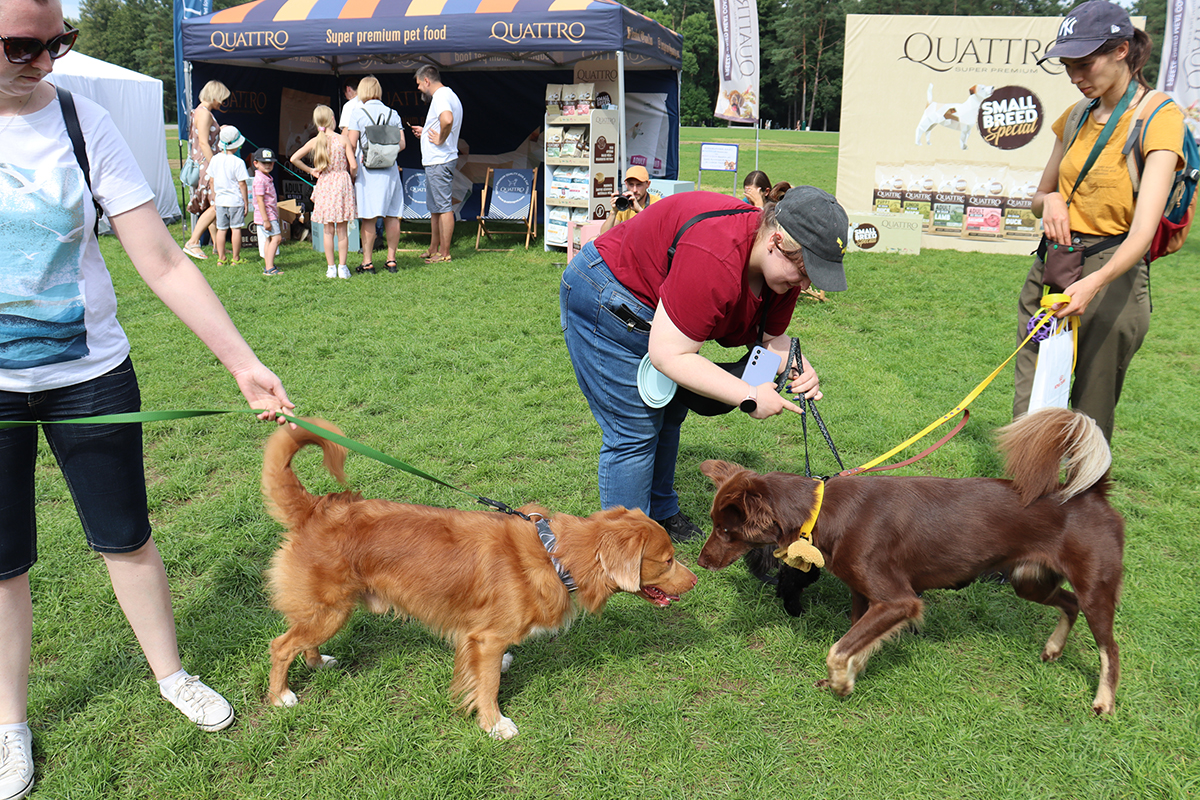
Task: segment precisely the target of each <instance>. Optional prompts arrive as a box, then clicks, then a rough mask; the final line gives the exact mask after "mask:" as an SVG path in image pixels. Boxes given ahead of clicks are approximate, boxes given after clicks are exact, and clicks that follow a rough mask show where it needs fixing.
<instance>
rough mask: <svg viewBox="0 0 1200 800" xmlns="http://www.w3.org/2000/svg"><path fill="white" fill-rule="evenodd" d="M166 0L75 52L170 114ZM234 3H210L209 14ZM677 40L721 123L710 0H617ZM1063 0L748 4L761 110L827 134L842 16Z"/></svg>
mask: <svg viewBox="0 0 1200 800" xmlns="http://www.w3.org/2000/svg"><path fill="white" fill-rule="evenodd" d="M172 5H173V4H172V0H83V2H82V3H81V4H80V8H79V19H78V20H73V22H74V23H75V24H76V26H77V27H78V28H79V30H80V36H79V43H78V44H77V45H76V49H78V50H79V51H80V52H83V53H86V54H88V55H90V56H93V57H95V58H100V59H103V60H105V61H108V62H110V63H113V64H118V65H120V66H122V67H126V68H128V69H132V70H136V71H137V72H140V73H142V74H144V75H150V76H152V77H155V78H158V79H160V80H162V82H163V108H164V109H165V113H166V116H167V120H168V121H169V122H173V121H174V118H175V99H174V98H175V64H174V40H173V37H172ZM233 5H238V3H237V2H236V0H216V2H215V3H214V7H215V9H217V10H220V9H222V8H227V7H229V6H233ZM625 5H626V6H628V7H629V8H632V9H633V10H635V11H638V12H640V13H642V14H645V15H647V16H649V17H652V18H654V19H655V20H657V21H658V22H661V23H662V24H664V25H666V26H667V27H669V28H671V29H672V30H675V31H677V32H679V34H680V35H681V36H682V37H683V89H682V96H681V97H680V121H681V123H682V124H683V125H689V126H692V125H718V124H719V125H724V124H725V123H724V122H721V121H719V120H716V119H714V118H713V116H712V113H713V109H714V107H715V105H716V96H717V37H716V28H715V21H714V18H715V14H714V9H713V4H712V1H711V0H690V2H689V0H625ZM1075 5H1076V2H1074V1H1073V0H1069V1H1067V2H1062V1H1061V0H758V28H759V53H760V73H761V76H760V77H761V84H762V85H761V90H760V91H759V97H760V101H761V104H762V110H761V116H762V118H763V119H765V120H772V121H773V124H774V126H775V127H777V128H782V127H786V128H792V127H795V126H796V125H797V124H799V126H800V127H801V128H811V129H812V130H836V129H837V127H838V120H839V117H840V115H841V102H842V50H843V44H844V42H845V38H846V37H845V34H846V15H847V14H930V15H948V16H956V15H961V16H1061V15H1062V14H1064V13H1066V11H1068V10H1069V9H1070V8H1072V7H1074V6H1075ZM1166 6H1167V0H1137V2H1136V3H1135V4H1134V6H1133V10H1132V13H1133V14H1134V15H1135V16H1136V15H1142V16H1145V17H1146V31H1147V32H1148V33H1149V34H1150V36H1151V37H1152V38H1153V39H1154V45H1155V52H1154V55H1153V56H1152V57H1151V59H1150V63H1149V64H1148V65H1147V68H1146V77H1147V78H1148V79H1149V80H1150V82H1151V84H1153V83H1154V81H1155V80H1156V78H1157V75H1158V65H1159V58H1160V54H1161V51H1162V34H1163V26H1164V24H1165V20H1166Z"/></svg>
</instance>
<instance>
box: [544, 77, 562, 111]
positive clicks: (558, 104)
mask: <svg viewBox="0 0 1200 800" xmlns="http://www.w3.org/2000/svg"><path fill="white" fill-rule="evenodd" d="M562 91H563V87H562V84H561V83H547V84H546V113H547V114H550V115H551V116H553V115H555V114H558V113H560V110H561V109H562Z"/></svg>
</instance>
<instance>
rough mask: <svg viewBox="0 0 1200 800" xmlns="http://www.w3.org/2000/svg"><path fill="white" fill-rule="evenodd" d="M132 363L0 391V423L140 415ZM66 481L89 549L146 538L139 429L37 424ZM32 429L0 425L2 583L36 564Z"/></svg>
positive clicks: (130, 547) (134, 546)
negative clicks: (59, 382)
mask: <svg viewBox="0 0 1200 800" xmlns="http://www.w3.org/2000/svg"><path fill="white" fill-rule="evenodd" d="M141 404H142V400H141V393H140V391H139V390H138V384H137V375H136V374H135V373H134V370H133V363H132V362H131V361H130V360H129V359H128V358H126V359H125V361H124V363H122V364H121V365H120V366H118V367H116V368H114V369H113V370H112V371H110V372H108V373H106V374H104V375H101V376H100V377H98V378H94V379H92V380H90V381H85V382H84V383H81V384H78V385H76V386H66V387H63V388H61V389H52V390H50V391H46V392H33V393H31V394H24V393H19V392H0V419H6V420H18V419H23V420H29V419H34V420H54V419H71V418H73V417H86V416H94V415H98V414H117V413H122V412H129V411H139V410H141ZM40 427H41V428H42V430H43V431H44V432H45V435H46V441H47V442H48V443H49V445H50V451H51V452H52V453H53V454H54V457H55V459H56V460H57V461H58V464H59V468H60V469H62V473H63V477H65V478H66V481H67V488H68V489H69V490H70V492H71V498H72V499H73V500H74V501H75V509H76V511H78V512H79V519H80V522H82V523H83V531H84V534H85V535H86V536H87V541H88V544H89V545H90V546H91V548H92V549H93V550H96V551H97V552H101V553H131V552H134V551H135V550H138V549H140V548H141V547H142V546H143V545H145V544H146V542H147V541H149V540H150V519H149V516H148V514H147V512H146V478H145V470H144V468H143V463H142V426H141V425H140V424H138V423H126V424H121V425H107V424H100V425H43V426H40ZM36 462H37V428H36V427H33V426H27V427H20V428H0V580H6V579H8V578H15V577H17V576H18V575H22V574H24V573H25V572H28V571H29V569H30V567H32V566H33V564H34V562H35V561H37V524H36V520H35V516H34V466H35V464H36Z"/></svg>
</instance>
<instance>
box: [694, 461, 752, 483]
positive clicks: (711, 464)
mask: <svg viewBox="0 0 1200 800" xmlns="http://www.w3.org/2000/svg"><path fill="white" fill-rule="evenodd" d="M745 469H746V468H745V467H743V466H740V465H738V464H733V463H731V462H729V461H715V460H713V459H709V460H708V461H705V462H704V463H703V464H701V465H700V471H701V472H703V473H704V474H705V475H707V476H708V478H709V480H711V481H712V482H713V486H716V487H718V488H720V486H721V485H722V484H723V483H725V481H727V480H729V476H730V475H736V474H737V473H739V472H744V471H745Z"/></svg>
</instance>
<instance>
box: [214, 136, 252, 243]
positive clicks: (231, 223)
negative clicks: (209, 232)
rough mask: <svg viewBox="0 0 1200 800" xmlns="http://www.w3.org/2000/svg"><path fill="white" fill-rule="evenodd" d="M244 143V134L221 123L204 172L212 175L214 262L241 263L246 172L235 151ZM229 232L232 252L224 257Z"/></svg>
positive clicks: (247, 197)
mask: <svg viewBox="0 0 1200 800" xmlns="http://www.w3.org/2000/svg"><path fill="white" fill-rule="evenodd" d="M245 143H246V137H245V136H242V133H241V131H239V130H238V129H237V128H235V127H234V126H232V125H222V126H221V134H220V140H219V142H218V147H220V148H221V152H219V153H217V154H216V155H215V156H213V160H212V163H211V164H209V167H208V174H209V175H211V176H212V178H213V194H214V199H213V205H214V206H216V209H217V241H216V250H217V264H218V265H220V264H244V263H245V262H244V261H243V260H242V258H241V253H242V227H243V226H244V225H245V224H246V209H247V208H248V207H249V205H250V196H249V191H248V189H247V184H248V183H249V182H250V171H249V170H248V169H246V162H245V161H244V160H242V157H241V156H239V155H238V150H239V149H240V148H241V146H242V145H243V144H245ZM230 230H232V231H233V237H232V238H233V252H232V257H231V258H230V259H228V260H227V259H226V258H225V237H226V235H227V233H228V232H229V231H230Z"/></svg>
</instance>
